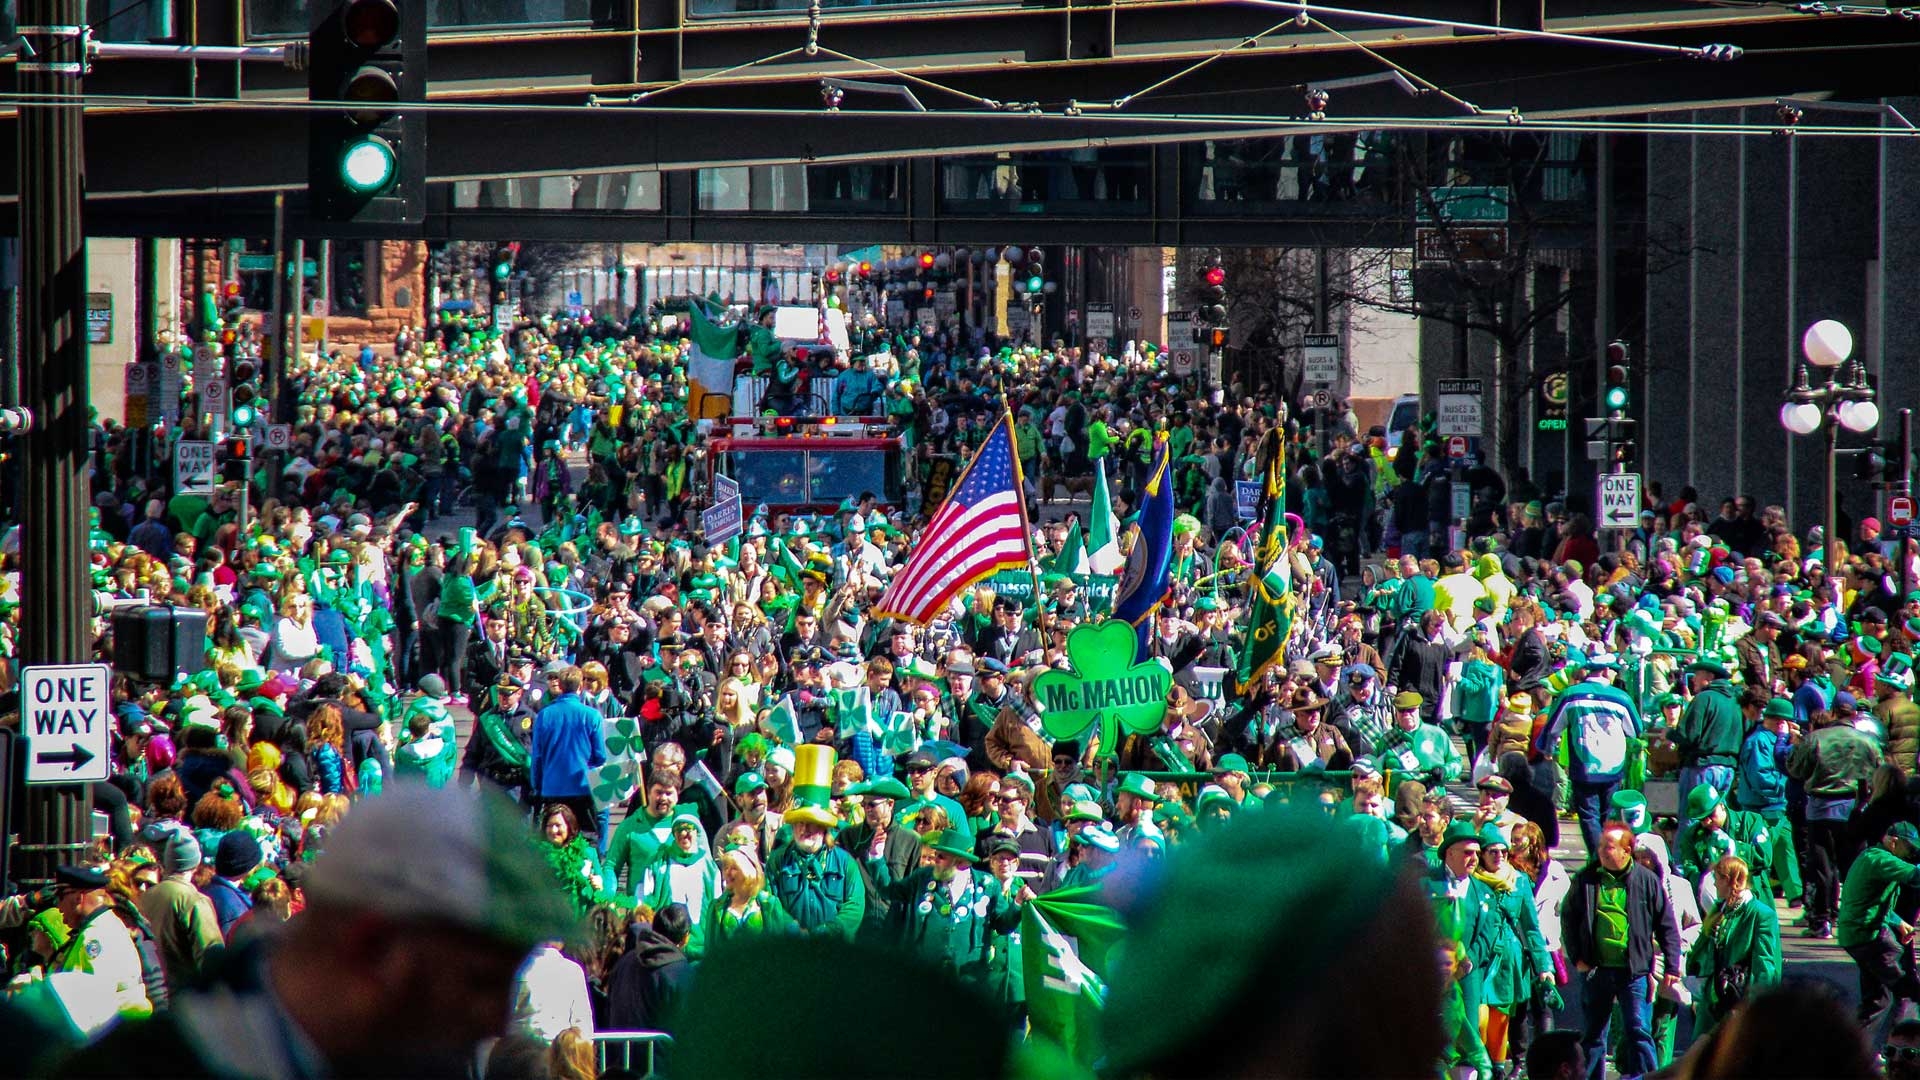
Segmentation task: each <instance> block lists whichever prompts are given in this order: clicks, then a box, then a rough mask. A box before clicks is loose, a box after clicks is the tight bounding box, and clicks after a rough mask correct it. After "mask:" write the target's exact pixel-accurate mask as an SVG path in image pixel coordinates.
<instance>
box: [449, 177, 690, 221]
mask: <svg viewBox="0 0 1920 1080" xmlns="http://www.w3.org/2000/svg"><path fill="white" fill-rule="evenodd" d="M453 205H454V208H455V209H458V210H601V211H623V210H624V211H628V212H632V213H658V212H659V210H660V174H659V173H657V172H652V171H647V172H617V173H582V174H579V175H575V176H525V177H513V178H508V179H502V180H461V181H457V182H455V184H454V185H453Z"/></svg>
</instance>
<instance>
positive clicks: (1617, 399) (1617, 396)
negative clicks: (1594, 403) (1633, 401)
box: [1607, 386, 1627, 409]
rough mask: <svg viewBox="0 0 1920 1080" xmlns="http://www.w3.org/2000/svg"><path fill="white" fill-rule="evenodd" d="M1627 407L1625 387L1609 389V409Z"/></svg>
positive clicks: (1610, 387) (1611, 387)
mask: <svg viewBox="0 0 1920 1080" xmlns="http://www.w3.org/2000/svg"><path fill="white" fill-rule="evenodd" d="M1626 407H1627V388H1626V387H1624V386H1609V387H1607V408H1609V409H1624V408H1626Z"/></svg>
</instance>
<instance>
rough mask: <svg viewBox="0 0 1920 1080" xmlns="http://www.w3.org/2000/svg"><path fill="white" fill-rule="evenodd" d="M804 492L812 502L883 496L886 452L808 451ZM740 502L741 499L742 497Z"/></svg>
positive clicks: (885, 488) (886, 492)
mask: <svg viewBox="0 0 1920 1080" xmlns="http://www.w3.org/2000/svg"><path fill="white" fill-rule="evenodd" d="M807 490H808V491H809V492H810V493H811V495H812V501H813V502H817V503H839V502H842V501H844V500H846V499H848V498H851V497H853V496H856V495H859V494H860V493H861V492H863V491H871V492H873V493H874V494H876V495H880V496H882V497H885V496H887V494H888V489H887V451H885V450H874V449H867V450H810V451H808V452H807ZM741 497H742V499H743V500H744V499H745V495H744V494H743V495H742V496H741Z"/></svg>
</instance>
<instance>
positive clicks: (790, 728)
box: [766, 695, 803, 746]
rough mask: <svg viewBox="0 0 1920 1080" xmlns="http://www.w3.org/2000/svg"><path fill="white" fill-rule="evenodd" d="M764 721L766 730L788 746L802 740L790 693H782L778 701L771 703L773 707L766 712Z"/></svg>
mask: <svg viewBox="0 0 1920 1080" xmlns="http://www.w3.org/2000/svg"><path fill="white" fill-rule="evenodd" d="M766 723H767V730H768V731H771V732H772V733H773V735H774V737H775V738H777V739H779V740H780V741H781V742H782V743H784V744H786V745H788V746H799V745H800V743H801V742H802V741H803V740H802V739H801V738H800V717H799V716H797V715H795V713H794V711H793V698H792V697H791V696H790V695H782V696H781V698H780V700H779V701H776V702H774V703H773V708H772V709H771V710H769V711H768V712H767V721H766Z"/></svg>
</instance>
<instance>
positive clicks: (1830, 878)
mask: <svg viewBox="0 0 1920 1080" xmlns="http://www.w3.org/2000/svg"><path fill="white" fill-rule="evenodd" d="M1810 719H1811V720H1812V723H1811V725H1810V728H1811V730H1810V731H1809V732H1808V733H1807V735H1806V736H1805V737H1804V738H1802V739H1801V740H1800V742H1799V743H1798V744H1797V745H1795V746H1794V748H1793V750H1792V751H1791V752H1790V753H1789V754H1788V755H1787V774H1788V775H1789V776H1791V777H1793V778H1794V779H1796V780H1798V781H1800V782H1801V783H1802V784H1803V785H1805V787H1806V792H1807V809H1806V819H1807V865H1806V871H1807V873H1806V892H1805V897H1806V907H1807V935H1808V936H1809V937H1816V938H1831V937H1833V936H1834V921H1835V919H1836V918H1837V915H1838V909H1839V902H1840V882H1841V878H1842V876H1843V875H1844V874H1845V873H1846V870H1845V868H1846V867H1847V866H1848V865H1849V863H1850V862H1851V861H1852V857H1853V853H1852V851H1851V850H1850V846H1851V845H1850V844H1849V843H1848V839H1847V836H1848V828H1847V822H1848V820H1849V819H1851V818H1852V817H1853V812H1854V808H1855V807H1856V806H1857V805H1858V804H1859V798H1860V793H1861V792H1862V791H1863V790H1864V789H1865V787H1866V784H1867V781H1868V780H1869V779H1870V778H1871V777H1872V776H1873V771H1874V770H1875V769H1877V768H1879V766H1880V760H1881V758H1880V747H1879V744H1878V743H1876V742H1875V741H1874V740H1873V739H1872V738H1871V737H1870V736H1868V735H1866V734H1864V733H1863V732H1861V731H1860V730H1859V729H1858V728H1855V727H1854V726H1853V725H1852V724H1849V723H1846V722H1845V721H1844V720H1842V719H1841V718H1840V717H1839V716H1838V715H1837V714H1835V713H1832V712H1829V711H1826V710H1820V711H1818V712H1815V713H1814V714H1813V715H1812V717H1811V718H1810Z"/></svg>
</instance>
